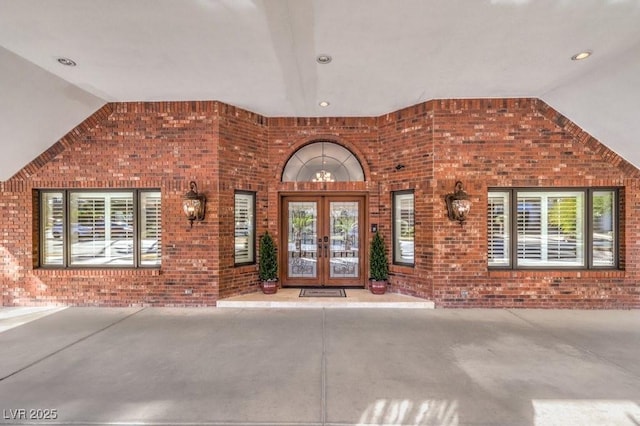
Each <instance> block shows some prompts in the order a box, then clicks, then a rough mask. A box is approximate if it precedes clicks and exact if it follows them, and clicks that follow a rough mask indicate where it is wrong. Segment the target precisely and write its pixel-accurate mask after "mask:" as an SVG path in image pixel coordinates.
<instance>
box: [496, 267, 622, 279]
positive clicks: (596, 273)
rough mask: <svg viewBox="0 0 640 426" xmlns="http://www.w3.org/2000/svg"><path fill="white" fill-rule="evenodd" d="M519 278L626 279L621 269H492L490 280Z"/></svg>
mask: <svg viewBox="0 0 640 426" xmlns="http://www.w3.org/2000/svg"><path fill="white" fill-rule="evenodd" d="M519 277H552V278H624V277H625V271H623V270H620V269H581V270H575V269H571V270H569V269H568V270H558V269H545V270H533V269H519V270H512V269H508V270H506V269H502V270H497V269H491V270H489V278H519Z"/></svg>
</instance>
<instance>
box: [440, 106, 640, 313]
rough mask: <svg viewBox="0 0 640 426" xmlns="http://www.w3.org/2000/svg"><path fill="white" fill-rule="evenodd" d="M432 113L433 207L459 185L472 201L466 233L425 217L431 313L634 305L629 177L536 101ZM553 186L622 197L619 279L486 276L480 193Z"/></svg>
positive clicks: (632, 179)
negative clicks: (616, 192)
mask: <svg viewBox="0 0 640 426" xmlns="http://www.w3.org/2000/svg"><path fill="white" fill-rule="evenodd" d="M433 109H434V132H433V145H434V151H435V153H436V158H435V166H434V167H435V169H434V178H435V181H436V184H435V186H434V189H435V192H436V193H437V194H438V195H439V196H440V198H441V196H443V195H444V194H446V193H448V192H453V187H454V183H455V181H456V180H462V181H463V183H464V185H465V189H466V191H467V193H469V194H470V195H471V196H472V200H473V209H472V211H471V215H470V217H469V220H468V221H467V223H466V225H465V226H464V227H460V226H459V225H457V224H454V223H453V222H450V221H449V220H448V218H447V217H446V211H445V210H444V209H442V210H441V211H439V212H438V211H437V210H436V214H435V215H434V218H433V229H434V241H435V261H434V265H433V276H434V298H435V299H436V301H437V303H438V304H439V305H441V306H474V307H478V306H480V307H485V306H490V307H500V306H505V307H506V306H508V307H581V308H596V307H597V308H612V307H632V306H636V307H637V306H640V288H639V287H638V269H637V267H636V266H634V265H632V264H635V263H637V262H633V261H632V262H629V260H630V259H637V257H635V256H636V254H635V253H637V246H638V242H637V241H638V239H639V238H638V234H637V230H638V219H637V217H638V213H640V212H639V211H638V204H637V203H635V202H633V201H632V200H635V199H637V197H638V193H637V185H638V176H639V175H638V170H637V169H635V168H634V167H632V166H631V165H629V164H628V163H626V162H625V161H624V160H622V159H621V158H620V157H619V156H617V155H615V153H613V152H611V151H610V150H608V149H606V148H605V147H604V146H603V145H601V144H600V143H598V142H597V141H595V140H594V139H593V138H591V137H589V135H587V134H586V133H584V132H583V131H581V130H580V129H579V128H577V127H576V126H575V125H573V124H572V123H570V122H569V121H568V120H567V119H566V118H564V117H562V116H561V115H559V114H558V113H557V112H555V111H553V110H552V109H551V108H549V107H548V106H547V105H546V104H544V103H543V102H541V101H539V100H532V99H510V100H447V101H435V102H433ZM553 186H562V187H592V186H596V187H597V186H621V187H624V188H625V197H626V202H625V214H624V217H623V218H622V223H623V226H622V227H623V228H626V232H625V233H623V241H622V248H623V262H624V263H625V265H626V268H625V270H624V271H588V272H587V271H539V272H532V271H517V272H507V271H491V272H489V271H488V269H487V223H486V207H485V206H486V205H487V190H488V188H489V187H553ZM436 198H438V197H436ZM463 291H464V292H466V294H467V297H466V298H465V297H463V296H462V294H463V293H462V292H463Z"/></svg>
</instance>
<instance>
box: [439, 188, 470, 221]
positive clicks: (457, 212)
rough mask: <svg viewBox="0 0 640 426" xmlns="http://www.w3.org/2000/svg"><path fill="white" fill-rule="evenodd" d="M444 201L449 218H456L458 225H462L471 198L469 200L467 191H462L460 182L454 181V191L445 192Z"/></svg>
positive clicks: (467, 212)
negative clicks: (451, 192)
mask: <svg viewBox="0 0 640 426" xmlns="http://www.w3.org/2000/svg"><path fill="white" fill-rule="evenodd" d="M445 201H446V202H447V211H448V213H449V219H451V220H457V221H458V222H460V225H462V222H464V221H465V220H466V219H467V214H469V210H471V200H469V196H468V195H467V193H466V192H464V188H463V187H462V182H460V181H457V182H456V187H455V192H454V193H453V194H447V195H446V197H445Z"/></svg>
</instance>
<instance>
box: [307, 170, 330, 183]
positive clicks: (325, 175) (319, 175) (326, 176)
mask: <svg viewBox="0 0 640 426" xmlns="http://www.w3.org/2000/svg"><path fill="white" fill-rule="evenodd" d="M311 182H335V179H334V178H333V176H331V172H328V171H326V170H324V169H322V170H320V171H319V172H316V177H314V178H313V179H311Z"/></svg>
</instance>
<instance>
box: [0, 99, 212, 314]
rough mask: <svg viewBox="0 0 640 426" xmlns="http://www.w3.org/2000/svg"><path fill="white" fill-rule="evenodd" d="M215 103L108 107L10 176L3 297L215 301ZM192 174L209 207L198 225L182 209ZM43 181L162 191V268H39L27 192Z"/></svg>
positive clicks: (2, 204) (3, 209)
mask: <svg viewBox="0 0 640 426" xmlns="http://www.w3.org/2000/svg"><path fill="white" fill-rule="evenodd" d="M217 108H218V104H217V103H215V102H182V103H123V104H113V105H108V106H107V107H105V108H103V109H102V110H100V111H99V112H98V113H97V114H95V115H94V116H92V117H90V118H89V119H87V120H86V121H85V122H84V123H82V124H81V125H80V126H78V128H77V129H74V130H73V131H71V132H70V133H69V134H68V135H67V136H65V137H64V138H63V139H62V140H61V141H60V142H58V143H57V144H56V145H54V147H52V148H51V149H50V150H49V151H48V152H47V153H45V154H43V156H41V157H40V158H38V159H36V160H35V161H34V162H32V163H31V164H30V165H29V166H27V167H25V169H24V170H22V171H21V172H20V173H18V174H17V175H16V176H15V177H13V178H12V179H10V180H9V181H7V182H5V183H4V184H3V186H4V187H3V191H2V198H0V215H1V216H2V217H3V218H8V220H7V221H6V222H5V219H3V226H2V232H3V234H2V240H1V243H0V247H1V250H2V252H3V256H2V262H3V264H2V265H1V266H2V275H1V276H0V279H1V280H2V287H3V304H5V305H13V304H16V305H18V304H40V303H42V304H45V303H62V304H73V305H101V306H122V305H163V306H171V305H213V304H215V301H216V300H217V297H218V270H219V265H218V259H219V254H218V244H216V241H217V236H218V232H219V231H218V222H217V221H216V220H215V217H216V215H215V212H216V211H217V198H218V176H217V174H218V151H217V145H218V119H217V115H218V113H217ZM190 180H195V181H196V182H197V184H198V187H199V189H200V191H201V192H203V193H204V194H205V195H206V196H207V198H208V211H209V215H208V216H207V218H206V220H205V221H203V222H196V223H194V225H193V228H192V229H191V228H189V223H188V221H187V220H186V218H184V216H183V214H182V211H181V210H182V207H181V199H182V196H183V195H184V194H185V193H186V192H187V191H188V189H189V188H188V183H189V181H190ZM46 188H159V189H160V190H161V193H162V226H163V249H162V268H161V269H159V270H157V269H155V270H153V269H151V270H150V269H138V270H127V269H116V270H111V269H98V270H86V269H69V270H55V269H37V268H34V263H35V259H34V255H33V254H32V241H34V238H35V235H34V232H33V226H32V223H33V220H34V217H33V213H32V207H33V205H32V204H33V203H32V195H31V194H32V190H34V189H46ZM16 213H17V214H16ZM187 293H190V294H187Z"/></svg>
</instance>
